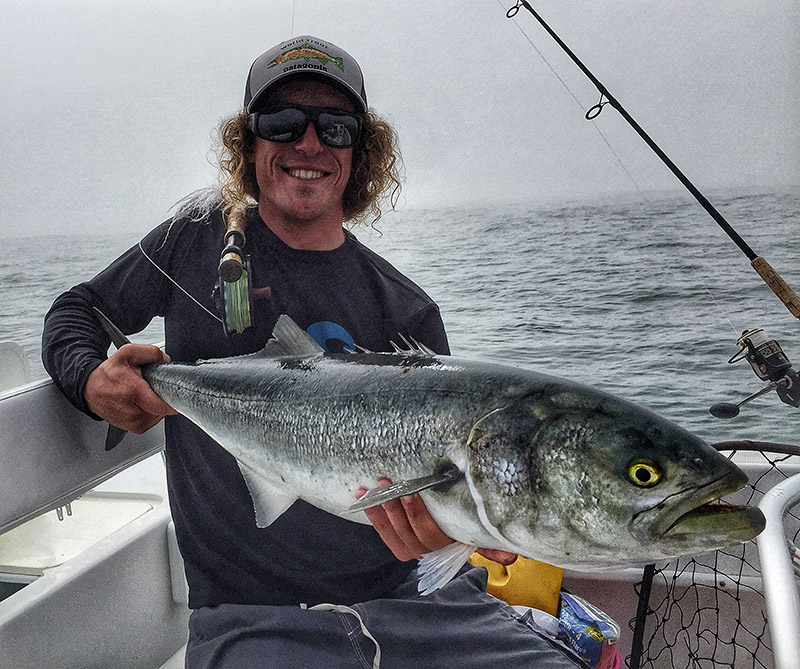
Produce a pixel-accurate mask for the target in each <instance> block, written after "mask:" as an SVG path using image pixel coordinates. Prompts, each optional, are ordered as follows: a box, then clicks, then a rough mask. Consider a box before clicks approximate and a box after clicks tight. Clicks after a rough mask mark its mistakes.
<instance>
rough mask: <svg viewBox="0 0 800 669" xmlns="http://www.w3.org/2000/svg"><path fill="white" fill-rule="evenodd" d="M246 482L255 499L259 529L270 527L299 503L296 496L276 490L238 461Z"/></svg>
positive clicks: (251, 495) (254, 507)
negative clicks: (292, 506) (293, 505)
mask: <svg viewBox="0 0 800 669" xmlns="http://www.w3.org/2000/svg"><path fill="white" fill-rule="evenodd" d="M237 464H238V465H239V470H240V471H241V472H242V477H243V478H244V482H245V483H246V484H247V489H248V490H249V491H250V497H251V498H252V499H253V509H254V510H255V514H256V525H258V527H269V526H270V525H272V523H273V522H275V520H277V519H278V518H279V517H280V516H281V515H283V512H284V511H286V510H287V509H288V508H289V507H290V506H291V505H292V504H294V503H295V502H296V501H297V496H296V495H290V494H286V493H284V492H281V491H278V490H276V489H275V488H274V487H273V486H271V485H270V484H269V483H268V482H267V481H265V480H264V478H263V477H262V476H259V475H258V474H257V473H256V472H254V471H253V470H252V469H251V468H250V467H248V466H247V465H245V464H244V463H242V462H239V461H238V460H237Z"/></svg>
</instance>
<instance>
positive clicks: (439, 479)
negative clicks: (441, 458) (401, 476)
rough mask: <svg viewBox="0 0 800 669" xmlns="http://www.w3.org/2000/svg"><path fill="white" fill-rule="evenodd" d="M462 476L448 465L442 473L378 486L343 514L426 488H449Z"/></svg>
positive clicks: (362, 509) (458, 470)
mask: <svg viewBox="0 0 800 669" xmlns="http://www.w3.org/2000/svg"><path fill="white" fill-rule="evenodd" d="M463 476H464V474H463V473H462V472H461V470H460V469H459V468H458V467H457V466H456V465H450V466H449V467H447V468H446V469H443V470H442V471H440V472H438V473H436V474H431V475H430V476H421V477H420V478H416V479H408V480H406V481H398V482H397V483H392V484H391V485H383V486H378V487H377V488H373V489H372V490H369V491H367V493H366V494H365V495H364V496H363V497H362V498H361V499H359V500H358V501H357V502H356V503H355V504H351V505H350V506H349V507H348V508H347V511H346V512H345V513H356V512H357V511H364V509H370V508H372V507H373V506H379V505H381V504H385V503H386V502H390V501H391V500H393V499H398V498H399V497H407V496H408V495H413V494H415V493H418V492H420V491H422V490H427V489H428V488H435V487H437V486H449V485H452V484H453V483H455V482H456V481H458V480H459V479H461V478H463Z"/></svg>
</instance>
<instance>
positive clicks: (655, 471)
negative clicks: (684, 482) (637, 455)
mask: <svg viewBox="0 0 800 669" xmlns="http://www.w3.org/2000/svg"><path fill="white" fill-rule="evenodd" d="M628 478H629V479H630V480H631V483H633V484H635V485H637V486H639V487H640V488H650V487H652V486H654V485H655V484H656V483H658V482H659V481H660V480H661V469H660V468H659V466H658V465H657V464H656V463H655V462H653V461H652V460H634V461H633V462H631V463H630V464H629V465H628Z"/></svg>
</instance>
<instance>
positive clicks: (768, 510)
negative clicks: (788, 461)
mask: <svg viewBox="0 0 800 669" xmlns="http://www.w3.org/2000/svg"><path fill="white" fill-rule="evenodd" d="M798 503H800V474H795V475H794V476H792V477H791V478H789V479H786V480H785V481H783V482H782V483H779V484H777V485H775V486H774V487H773V488H771V489H770V490H769V491H768V492H767V493H766V494H765V495H764V497H763V498H762V499H761V502H760V503H759V505H758V506H759V508H760V509H761V511H762V512H763V513H764V516H765V517H766V519H767V526H766V528H765V529H764V531H763V532H762V533H761V534H760V535H759V536H758V538H757V543H758V553H759V555H760V557H761V564H762V574H761V576H762V579H763V583H764V600H765V603H766V614H767V621H768V626H769V632H770V638H771V639H772V653H773V658H774V662H775V669H795V668H796V667H797V653H798V648H800V594H798V583H797V577H796V576H795V572H794V567H793V565H792V552H791V551H790V550H789V545H788V544H789V542H788V540H787V538H786V536H785V534H784V524H783V519H784V517H785V516H786V514H787V513H788V512H789V510H790V509H791V508H792V507H793V506H794V505H795V504H798Z"/></svg>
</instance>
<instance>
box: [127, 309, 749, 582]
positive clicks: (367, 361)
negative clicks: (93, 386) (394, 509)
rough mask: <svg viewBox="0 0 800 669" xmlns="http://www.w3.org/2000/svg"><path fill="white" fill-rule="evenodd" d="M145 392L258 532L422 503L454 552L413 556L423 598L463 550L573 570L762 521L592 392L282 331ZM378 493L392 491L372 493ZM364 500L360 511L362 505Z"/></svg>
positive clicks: (660, 437) (701, 455)
mask: <svg viewBox="0 0 800 669" xmlns="http://www.w3.org/2000/svg"><path fill="white" fill-rule="evenodd" d="M143 374H144V377H145V379H146V380H147V381H148V383H149V384H150V385H151V386H152V388H153V389H154V390H155V392H156V393H157V394H158V395H160V396H161V397H162V398H163V399H164V400H165V401H166V402H167V403H169V404H170V405H171V406H172V407H174V408H175V409H176V410H177V411H179V412H180V413H181V414H183V415H184V416H186V417H187V418H189V419H190V420H191V421H193V422H194V423H196V424H197V425H198V426H199V427H200V428H202V429H203V430H204V431H205V432H207V433H208V434H209V435H210V436H211V437H213V438H214V439H215V440H216V441H218V442H219V443H220V444H221V445H222V446H223V447H224V448H225V449H226V450H228V451H229V452H230V453H231V454H232V455H233V456H234V457H235V458H236V459H237V461H238V463H239V467H240V468H241V470H242V474H243V476H244V478H245V480H246V482H247V485H248V488H249V490H250V493H251V495H252V497H253V504H254V507H255V516H256V522H257V523H258V525H259V526H267V525H269V524H270V523H271V522H272V521H274V520H275V519H276V518H277V517H278V516H280V515H281V514H282V513H283V512H284V511H285V510H286V509H287V508H288V507H289V506H290V505H291V504H292V503H293V502H294V501H295V500H296V499H298V498H301V499H304V500H306V501H307V502H309V503H311V504H313V505H315V506H317V507H319V508H321V509H324V510H326V511H328V512H330V513H334V514H338V515H342V516H344V517H347V518H351V519H352V520H356V521H360V522H367V521H366V518H365V516H364V515H363V513H361V510H362V509H364V508H367V507H368V506H372V505H374V504H378V503H382V502H384V501H387V500H388V499H391V498H393V497H396V496H399V495H404V494H409V493H411V492H417V491H422V495H423V497H424V499H425V502H426V504H427V506H428V509H429V510H430V512H431V514H432V515H433V517H434V519H435V520H436V521H437V523H438V524H439V525H440V527H441V528H442V530H443V531H444V532H445V533H446V534H448V535H449V536H451V537H453V538H454V539H456V540H457V543H455V544H453V545H451V546H449V547H448V548H446V549H443V550H442V551H437V552H436V553H431V554H429V555H426V556H424V557H423V560H422V562H421V564H420V571H421V573H423V574H424V576H423V578H422V581H421V589H422V590H423V591H425V592H430V591H431V590H433V589H435V588H437V587H439V586H440V585H441V584H443V583H444V582H446V581H447V580H448V579H449V578H450V576H451V574H452V573H454V572H455V571H456V570H457V569H458V568H459V567H460V566H461V565H462V564H463V563H464V561H466V559H467V557H468V556H469V555H470V554H471V553H472V551H473V550H474V547H476V546H480V547H485V548H497V549H503V550H507V551H512V552H515V553H519V554H521V555H525V556H527V557H531V558H536V559H538V560H542V561H544V562H548V563H551V564H555V565H559V566H562V567H565V568H570V569H577V570H586V569H591V570H597V569H602V568H611V567H619V566H627V565H636V564H647V563H650V562H653V561H656V560H660V559H668V558H672V557H676V556H679V555H686V554H694V553H701V552H706V551H710V550H714V549H717V548H721V547H724V546H729V545H732V544H735V543H740V542H743V541H747V540H749V539H752V538H753V537H754V536H756V535H757V534H758V533H759V532H760V531H761V530H762V529H763V527H764V517H763V515H762V514H761V512H760V511H759V510H758V509H756V508H751V507H735V506H730V505H717V504H708V502H711V501H713V500H716V499H717V498H719V497H720V496H722V495H725V494H728V493H731V492H733V491H736V490H738V489H740V488H742V487H743V486H744V485H745V484H746V483H747V477H746V476H745V474H744V473H743V472H742V471H741V470H740V469H739V468H738V467H736V466H735V465H734V464H733V463H732V462H730V461H729V460H728V459H727V458H725V457H724V456H722V455H720V454H719V453H718V452H716V451H715V450H714V449H713V448H711V447H710V446H708V445H706V444H705V443H704V442H702V441H701V440H700V439H698V438H696V437H694V436H693V435H691V434H690V433H688V432H686V431H685V430H683V429H681V428H679V427H677V426H675V425H674V424H672V423H670V422H669V421H667V420H665V419H663V418H661V417H659V416H657V415H655V414H653V413H651V412H649V411H646V410H644V409H641V408H639V407H637V406H635V405H633V404H631V403H629V402H626V401H623V400H620V399H618V398H615V397H612V396H610V395H608V394H605V393H603V392H600V391H598V390H595V389H592V388H588V387H586V386H582V385H580V384H577V383H574V382H571V381H566V380H564V379H560V378H556V377H552V376H547V375H543V374H538V373H535V372H532V371H526V370H523V369H516V368H513V367H507V366H501V365H493V364H488V363H479V362H470V361H465V360H459V359H456V358H450V357H437V356H435V355H433V354H432V353H431V352H429V351H425V350H414V351H409V352H397V353H393V354H388V353H367V352H363V353H354V354H341V355H332V354H325V353H323V351H322V349H321V348H320V347H319V346H318V345H317V344H316V343H315V342H314V340H313V339H311V337H309V336H308V335H307V334H306V333H305V332H303V330H302V329H300V328H299V327H298V326H297V325H296V324H295V323H294V322H293V321H292V320H291V319H290V318H288V317H287V316H282V317H281V318H280V319H279V321H278V323H277V325H276V326H275V330H274V332H273V339H272V340H271V341H270V342H269V343H268V344H267V346H266V347H265V349H264V350H263V351H261V352H260V353H256V354H253V355H247V356H241V357H236V358H227V359H220V360H209V361H201V362H198V363H194V364H181V363H171V364H161V365H151V366H147V367H145V368H144V369H143ZM381 477H387V478H390V479H392V481H394V482H395V484H394V485H392V486H389V487H377V486H376V483H377V480H378V479H379V478H381ZM360 487H367V488H372V490H371V491H370V492H369V493H368V494H367V495H366V496H365V497H363V498H362V499H361V500H359V502H358V503H356V504H354V500H355V493H356V490H358V488H360Z"/></svg>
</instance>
